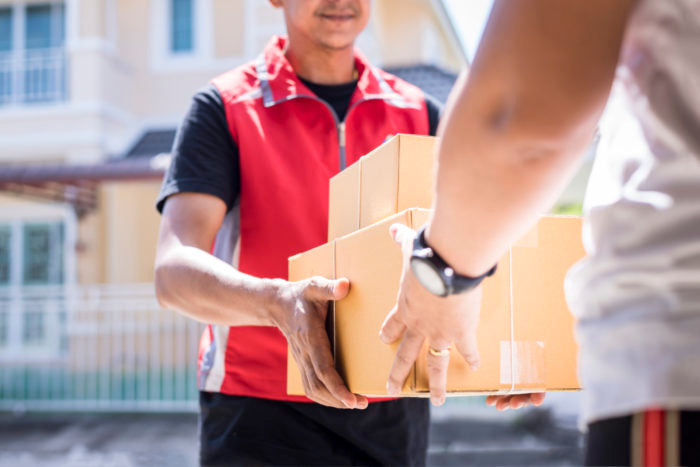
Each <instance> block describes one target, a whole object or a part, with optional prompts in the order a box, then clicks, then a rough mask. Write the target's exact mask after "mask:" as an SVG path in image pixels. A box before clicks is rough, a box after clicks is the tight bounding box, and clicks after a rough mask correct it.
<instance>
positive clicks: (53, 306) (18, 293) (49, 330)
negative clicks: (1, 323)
mask: <svg viewBox="0 0 700 467" xmlns="http://www.w3.org/2000/svg"><path fill="white" fill-rule="evenodd" d="M27 224H49V225H56V224H61V225H62V226H63V227H62V229H63V237H62V239H61V242H60V243H61V246H60V248H61V251H60V253H59V256H60V257H62V261H63V264H62V271H61V275H62V279H63V281H62V282H61V283H48V284H40V285H25V284H24V271H23V267H24V243H23V242H24V235H23V234H24V228H23V227H24V226H25V225H27ZM0 225H3V226H9V228H10V232H11V234H10V282H9V284H3V285H0V294H1V296H2V299H0V312H2V313H7V315H5V316H6V318H4V319H5V324H6V326H7V335H6V336H4V340H5V345H4V346H1V347H0V364H3V362H12V363H29V364H31V363H33V362H37V363H39V362H46V361H47V360H55V359H62V358H64V357H67V355H68V354H67V352H66V349H64V348H63V347H62V344H61V342H62V341H63V338H64V335H65V333H66V332H67V327H68V325H69V323H70V318H69V316H68V309H67V308H66V303H65V301H66V297H68V294H67V291H68V290H69V288H70V287H71V286H73V285H74V284H75V280H76V277H75V272H76V271H75V259H76V258H75V248H74V245H75V241H76V238H77V237H76V235H77V218H76V216H75V213H74V212H73V210H72V209H71V208H70V207H68V206H56V205H53V206H52V205H43V206H32V207H28V206H23V205H17V206H3V207H2V208H0ZM33 296H35V297H33ZM34 306H37V307H39V308H41V310H38V311H41V312H42V313H43V318H42V321H43V329H44V335H43V336H42V338H41V339H40V340H39V341H38V342H26V339H25V334H26V331H25V324H26V321H27V318H26V312H27V311H31V308H32V307H34ZM0 340H2V339H0Z"/></svg>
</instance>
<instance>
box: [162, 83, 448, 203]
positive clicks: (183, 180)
mask: <svg viewBox="0 0 700 467" xmlns="http://www.w3.org/2000/svg"><path fill="white" fill-rule="evenodd" d="M302 81H303V82H304V84H305V85H306V86H307V87H308V88H309V89H310V90H311V91H312V92H313V93H315V94H316V95H317V96H318V97H319V98H321V99H323V100H324V101H326V102H327V103H328V104H329V105H330V106H331V107H332V108H333V110H334V111H335V113H336V115H337V116H338V120H339V121H343V120H344V119H345V114H346V113H347V110H348V105H349V104H350V99H351V97H352V94H353V92H354V91H355V87H356V85H357V82H356V81H353V82H350V83H346V84H339V85H322V84H315V83H311V82H309V81H306V80H304V79H302ZM425 97H426V99H425V100H426V104H427V109H428V123H429V126H430V134H431V135H435V133H436V132H437V126H438V122H439V120H440V113H441V111H442V105H441V104H440V103H439V102H438V101H437V100H436V99H435V98H433V97H431V96H429V95H426V96H425ZM240 185H241V183H240V172H239V160H238V147H237V146H236V144H235V143H234V141H233V138H232V137H231V133H230V132H229V129H228V121H227V119H226V111H225V109H224V103H223V100H222V99H221V95H220V94H219V91H218V90H217V89H216V87H215V86H214V85H211V84H210V85H208V86H206V87H205V88H203V89H202V90H200V91H199V92H197V94H195V96H194V97H193V99H192V104H191V105H190V108H189V111H188V112H187V115H185V118H184V120H183V121H182V124H181V125H180V128H179V129H178V131H177V134H176V136H175V141H174V143H173V148H172V162H171V163H170V167H169V168H168V172H167V173H166V175H165V179H164V181H163V186H162V187H161V191H160V194H159V195H158V200H157V203H156V207H157V208H158V211H160V212H162V211H163V206H164V205H165V200H166V199H167V198H168V196H170V195H174V194H176V193H184V192H195V193H206V194H210V195H214V196H216V197H218V198H221V199H222V200H223V201H224V202H225V203H226V206H227V208H228V210H230V209H231V208H232V207H233V205H234V204H235V202H236V198H237V197H238V194H239V190H240Z"/></svg>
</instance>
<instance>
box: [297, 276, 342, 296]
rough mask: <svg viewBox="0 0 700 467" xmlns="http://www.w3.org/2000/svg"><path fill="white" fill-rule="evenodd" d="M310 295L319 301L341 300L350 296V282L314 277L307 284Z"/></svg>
mask: <svg viewBox="0 0 700 467" xmlns="http://www.w3.org/2000/svg"><path fill="white" fill-rule="evenodd" d="M306 287H307V290H308V292H309V295H310V296H312V297H313V298H315V299H318V300H340V299H341V298H343V297H345V296H346V295H347V294H348V290H350V281H348V280H347V279H345V278H343V279H337V280H332V279H326V278H325V277H320V276H318V277H312V278H311V279H309V282H308V284H307V286H306Z"/></svg>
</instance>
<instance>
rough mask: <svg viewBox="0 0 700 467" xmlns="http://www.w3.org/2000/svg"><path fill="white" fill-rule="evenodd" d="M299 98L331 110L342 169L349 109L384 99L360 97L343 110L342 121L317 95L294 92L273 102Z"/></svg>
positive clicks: (343, 166)
mask: <svg viewBox="0 0 700 467" xmlns="http://www.w3.org/2000/svg"><path fill="white" fill-rule="evenodd" d="M299 98H304V99H312V100H315V101H318V102H320V103H322V104H323V105H325V106H326V108H328V110H329V111H330V112H331V116H332V117H333V121H334V122H335V128H336V131H337V132H338V165H339V167H340V170H341V171H343V170H345V166H346V164H347V160H346V154H345V153H346V151H345V121H346V120H347V119H348V115H350V111H351V110H353V109H354V108H355V107H357V106H358V105H359V104H362V103H363V102H367V101H373V100H386V99H385V98H384V97H366V98H364V99H360V100H359V101H357V102H355V103H354V104H353V105H351V106H350V107H349V108H348V110H347V112H345V120H343V121H342V122H341V121H340V119H339V118H338V114H336V113H335V110H333V107H331V105H330V104H329V103H328V102H326V101H324V100H323V99H320V98H319V97H317V96H309V95H308V94H294V95H291V96H287V97H286V98H284V99H281V100H279V101H275V102H274V103H273V104H278V103H280V102H285V101H289V100H292V99H299Z"/></svg>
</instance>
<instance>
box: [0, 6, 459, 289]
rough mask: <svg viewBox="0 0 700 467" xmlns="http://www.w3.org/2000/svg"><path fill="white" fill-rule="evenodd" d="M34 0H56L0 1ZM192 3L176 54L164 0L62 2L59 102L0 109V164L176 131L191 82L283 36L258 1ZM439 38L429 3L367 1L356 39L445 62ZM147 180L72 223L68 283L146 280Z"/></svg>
mask: <svg viewBox="0 0 700 467" xmlns="http://www.w3.org/2000/svg"><path fill="white" fill-rule="evenodd" d="M46 1H56V0H0V6H4V5H26V4H30V3H45V2H46ZM196 3H197V5H198V6H197V8H196V12H195V17H196V18H197V19H196V20H195V22H196V26H195V29H197V30H198V32H197V33H196V36H195V43H196V45H195V49H196V50H195V52H194V53H193V54H190V55H189V56H185V57H183V56H173V55H172V54H169V53H168V51H167V50H168V47H167V45H168V25H167V18H168V14H167V12H168V10H167V8H168V6H167V5H168V1H167V0H64V5H65V8H66V13H65V14H66V23H67V27H66V45H65V50H66V54H67V57H68V58H67V67H68V76H69V80H68V84H69V88H68V96H67V100H66V101H65V102H55V103H51V104H42V105H31V106H29V105H13V106H9V107H8V106H0V164H3V163H18V162H22V163H26V162H32V163H62V162H67V163H91V162H96V161H100V160H104V159H105V158H106V157H109V156H114V155H118V154H121V153H123V152H124V151H126V150H127V148H128V147H130V146H131V145H132V144H133V143H134V142H135V141H136V140H137V139H138V137H140V135H141V134H142V133H143V131H145V130H146V129H153V128H172V127H174V126H176V125H177V124H178V123H179V121H180V119H181V118H182V115H183V114H184V112H185V111H186V109H187V107H188V105H189V101H190V98H191V96H192V94H193V93H194V92H195V91H196V90H197V89H199V88H200V87H202V86H204V85H206V84H207V83H208V82H209V81H210V80H211V78H212V77H214V76H216V75H217V74H219V73H222V72H224V71H226V70H228V69H230V68H232V67H235V66H237V65H239V64H241V63H243V62H245V61H247V60H250V59H252V58H254V57H255V56H256V55H257V54H258V53H259V52H260V50H261V49H262V48H263V47H264V46H265V44H266V43H267V41H268V40H269V38H270V36H271V35H273V34H279V33H283V32H284V22H283V15H282V12H281V11H280V10H276V9H274V8H273V7H272V6H270V4H269V2H267V1H265V0H198V1H197V2H196ZM406 24H410V25H411V27H410V28H407V27H406ZM416 32H417V33H416ZM448 36H449V31H448V30H447V28H446V24H445V23H444V21H443V20H441V19H440V17H439V15H438V14H437V12H436V10H435V2H433V1H423V0H376V1H374V2H373V11H372V16H371V22H370V25H369V27H368V28H367V30H366V31H365V32H364V33H363V34H362V36H361V37H360V39H359V40H358V45H359V47H360V48H362V49H363V51H364V52H365V54H366V55H368V57H369V58H370V59H371V60H373V61H375V62H376V63H377V64H380V65H407V64H415V63H417V62H421V61H422V62H430V63H437V64H439V65H442V66H446V67H448V68H455V67H458V66H459V64H460V58H459V51H457V50H456V49H455V47H454V45H453V44H452V43H451V42H450V41H449V40H448ZM158 187H159V183H158V182H148V183H141V182H139V183H111V184H107V185H105V186H104V187H102V188H101V190H100V196H99V208H98V210H97V211H96V212H93V213H91V214H89V215H87V216H85V217H83V218H81V219H80V220H79V221H78V222H77V226H76V229H77V230H76V243H75V277H76V280H77V281H78V282H79V283H93V282H116V283H124V282H148V281H151V280H152V278H153V277H152V269H153V257H154V246H155V240H156V235H157V230H158V223H159V221H160V218H159V216H158V215H157V213H156V212H155V209H154V208H153V202H154V199H155V196H156V194H157V191H158ZM23 203H26V202H25V201H22V200H17V199H16V198H13V197H11V196H10V197H7V196H4V197H0V215H2V212H10V211H11V210H13V209H16V206H17V205H18V204H19V205H22V206H28V208H27V209H30V210H32V209H35V205H36V204H37V203H34V204H29V205H26V204H23Z"/></svg>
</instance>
